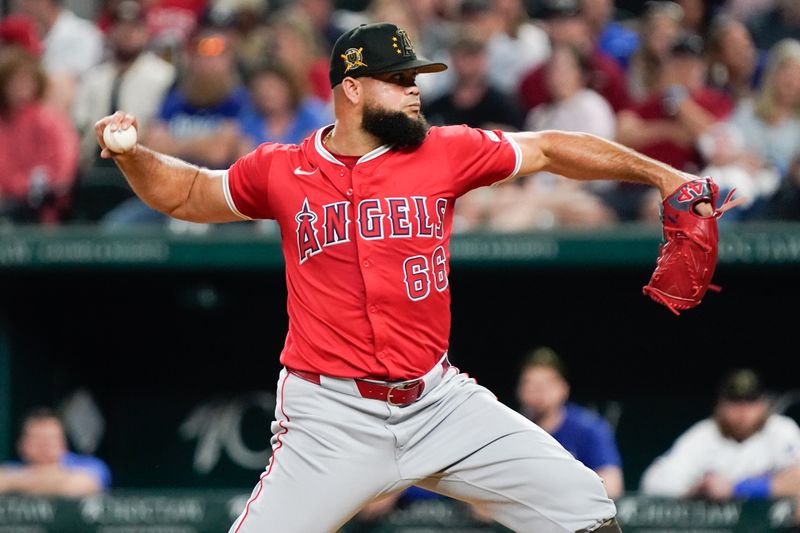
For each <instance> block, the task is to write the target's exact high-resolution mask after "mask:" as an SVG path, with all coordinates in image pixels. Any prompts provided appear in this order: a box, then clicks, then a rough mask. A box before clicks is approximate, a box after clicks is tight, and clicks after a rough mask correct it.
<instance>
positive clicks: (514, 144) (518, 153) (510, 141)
mask: <svg viewBox="0 0 800 533" xmlns="http://www.w3.org/2000/svg"><path fill="white" fill-rule="evenodd" d="M487 133H488V132H487ZM492 134H494V132H492ZM503 137H504V138H505V139H506V140H507V141H508V144H510V145H511V148H513V150H514V156H515V158H516V162H515V163H514V170H512V171H511V174H509V175H508V176H507V177H505V178H503V179H501V180H499V181H495V182H494V183H492V187H495V186H497V185H500V184H501V183H505V182H507V181H508V180H510V179H512V178H513V177H514V176H516V175H517V172H519V169H520V167H521V166H522V149H521V148H520V147H519V143H517V141H516V140H514V139H512V138H511V137H510V136H509V135H507V134H506V133H505V132H504V133H503Z"/></svg>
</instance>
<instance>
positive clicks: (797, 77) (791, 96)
mask: <svg viewBox="0 0 800 533" xmlns="http://www.w3.org/2000/svg"><path fill="white" fill-rule="evenodd" d="M730 122H731V123H732V124H733V125H735V126H737V127H738V129H739V131H740V132H741V133H742V135H743V136H744V146H746V147H747V148H748V149H749V150H750V151H752V152H753V153H754V154H755V155H756V156H758V157H759V158H760V159H762V160H763V161H765V162H766V163H767V164H769V165H771V166H773V167H775V168H777V169H778V170H779V172H780V173H781V174H783V173H784V172H785V171H786V169H787V168H788V166H789V163H790V162H791V161H792V160H794V159H795V158H796V157H797V156H799V155H800V41H797V40H795V39H786V40H783V41H781V42H779V43H778V44H777V45H775V47H774V48H773V49H772V50H771V51H770V55H769V59H768V63H767V71H766V75H765V77H764V83H763V86H762V87H761V89H760V90H759V92H758V94H757V96H756V98H755V100H743V101H741V102H740V103H739V105H738V106H737V107H736V109H735V110H734V113H733V115H732V116H731V119H730Z"/></svg>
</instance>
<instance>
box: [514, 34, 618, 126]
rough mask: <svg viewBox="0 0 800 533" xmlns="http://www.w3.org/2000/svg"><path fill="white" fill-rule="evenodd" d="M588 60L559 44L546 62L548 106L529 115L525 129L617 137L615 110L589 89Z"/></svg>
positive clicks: (575, 50) (579, 53)
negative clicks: (550, 96) (578, 132)
mask: <svg viewBox="0 0 800 533" xmlns="http://www.w3.org/2000/svg"><path fill="white" fill-rule="evenodd" d="M591 68H592V67H591V64H590V63H589V58H588V57H586V56H585V55H583V54H582V53H581V51H580V50H578V49H577V48H575V47H573V46H570V45H558V46H556V48H555V49H554V50H553V55H552V57H551V58H550V61H548V63H547V71H546V81H547V88H548V90H549V91H550V94H551V95H552V100H551V101H550V102H548V103H544V104H540V105H538V106H536V107H534V108H533V109H532V110H531V111H530V113H528V117H527V121H526V124H525V127H526V129H528V130H532V131H539V130H548V129H556V130H565V131H582V132H584V133H592V134H594V135H599V136H600V137H603V138H606V139H613V138H614V129H615V123H616V118H615V116H614V111H613V110H612V109H611V106H610V105H609V104H608V102H607V101H606V99H605V98H603V97H602V96H601V95H600V94H598V93H597V92H596V91H594V90H592V89H590V88H589V82H590V77H591V75H592V70H591Z"/></svg>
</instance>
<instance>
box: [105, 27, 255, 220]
mask: <svg viewBox="0 0 800 533" xmlns="http://www.w3.org/2000/svg"><path fill="white" fill-rule="evenodd" d="M187 56H188V58H187V66H186V70H185V71H184V72H183V74H182V75H181V76H180V77H179V79H178V81H177V82H176V84H175V86H174V87H172V89H170V91H169V92H168V93H167V95H166V96H165V98H164V101H163V102H162V104H161V109H160V111H159V113H158V115H157V116H156V117H155V118H153V120H152V121H151V123H150V127H149V128H148V131H147V136H146V137H145V139H146V141H145V142H146V143H147V144H148V146H150V147H151V148H153V149H154V150H158V151H160V152H164V153H166V154H169V155H174V156H177V157H180V158H182V159H185V160H187V161H191V162H193V163H195V164H199V165H204V166H208V167H211V168H226V167H228V166H229V165H230V164H231V163H232V162H233V161H234V160H235V159H236V157H237V156H238V155H239V150H240V148H241V133H240V131H239V125H238V117H239V115H240V114H241V112H242V110H243V109H244V107H245V105H246V104H247V103H248V101H249V95H248V92H247V89H246V87H245V86H244V85H243V84H242V83H241V81H240V79H239V75H238V72H237V70H236V65H235V58H234V55H233V50H232V48H231V46H230V42H229V41H228V38H227V37H226V36H225V34H224V33H221V32H219V31H217V30H215V29H211V28H205V29H203V30H201V31H199V32H198V34H197V35H195V36H194V37H193V38H192V39H191V40H190V41H189V45H188V51H187ZM166 220H167V219H166V217H165V216H164V215H162V214H161V213H157V212H156V211H154V210H152V209H150V208H149V207H147V206H146V205H145V204H144V203H143V202H142V201H141V200H139V199H138V198H131V199H130V200H128V201H125V202H123V203H121V204H120V205H119V206H117V207H116V208H114V209H112V210H111V211H110V212H109V213H108V214H107V215H106V216H105V217H104V222H105V223H107V224H108V225H109V227H120V226H124V225H127V224H136V223H144V224H147V223H163V222H165V221H166Z"/></svg>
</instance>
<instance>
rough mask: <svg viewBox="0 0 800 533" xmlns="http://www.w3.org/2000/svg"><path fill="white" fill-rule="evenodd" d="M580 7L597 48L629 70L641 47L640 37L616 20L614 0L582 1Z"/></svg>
mask: <svg viewBox="0 0 800 533" xmlns="http://www.w3.org/2000/svg"><path fill="white" fill-rule="evenodd" d="M580 5H581V17H583V19H584V20H585V21H586V23H587V24H588V26H589V31H590V32H591V34H592V40H593V41H594V42H595V46H596V47H597V48H598V49H599V50H601V51H602V52H604V53H606V54H608V55H609V56H610V57H612V58H614V59H615V60H616V61H617V62H618V63H619V64H620V66H621V67H622V68H623V69H627V68H628V64H629V63H630V59H631V56H632V55H633V54H634V52H636V49H637V48H638V47H639V35H638V34H637V33H636V31H634V30H633V29H631V28H628V27H626V26H624V25H622V24H620V23H619V22H617V21H616V20H614V2H613V0H581V4H580Z"/></svg>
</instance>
